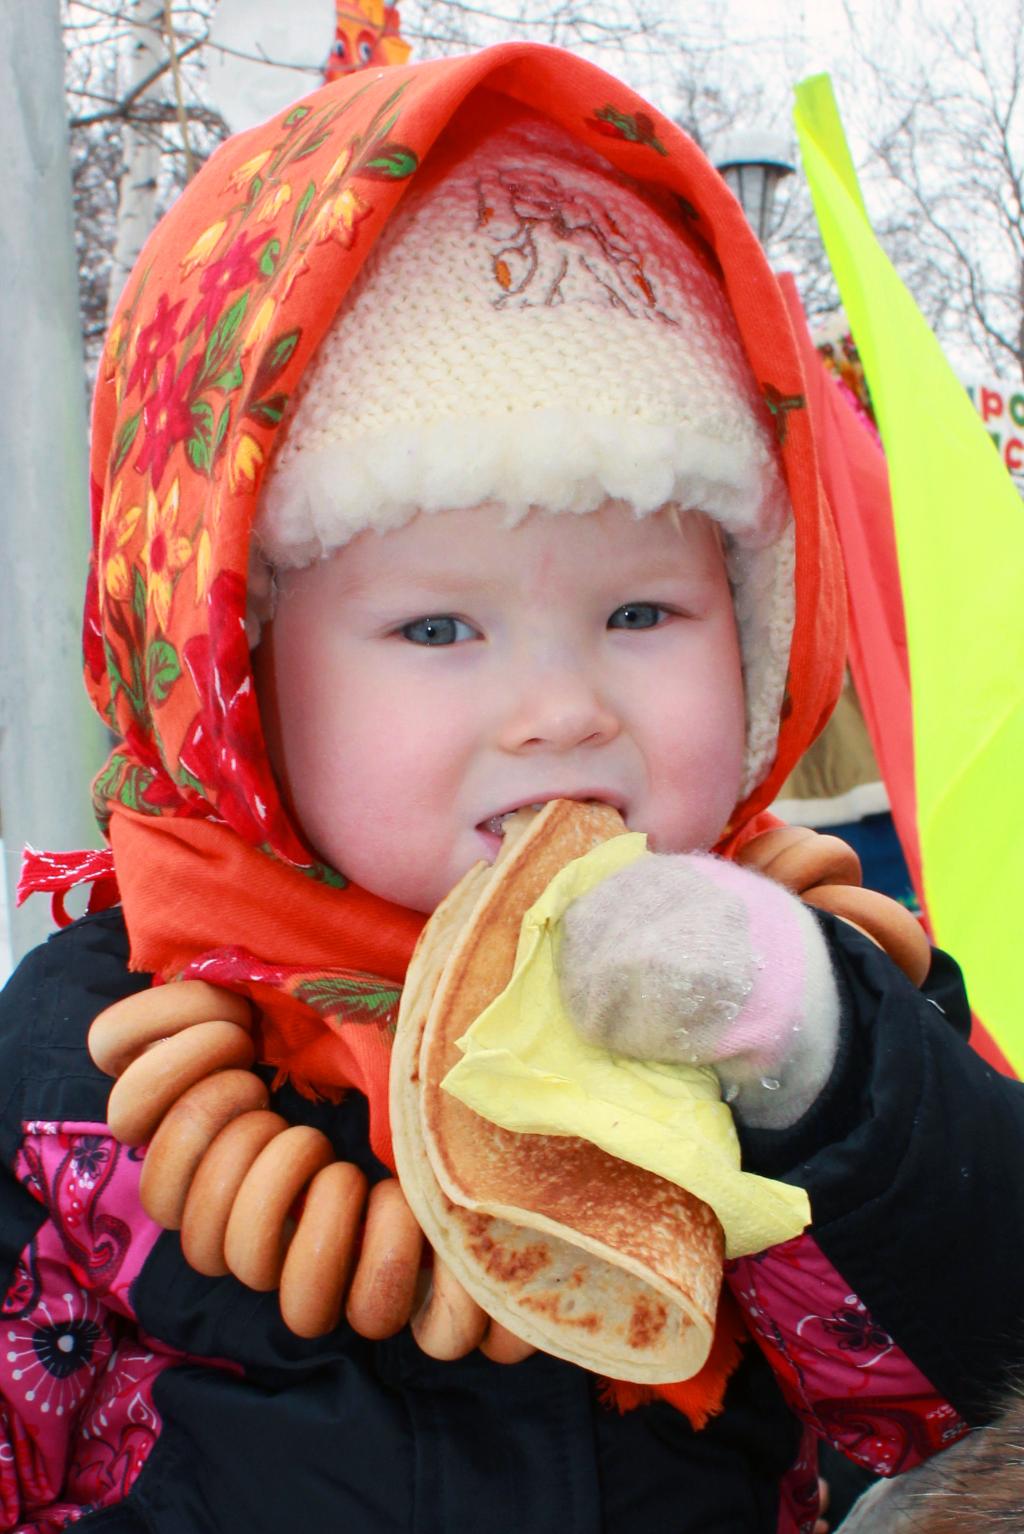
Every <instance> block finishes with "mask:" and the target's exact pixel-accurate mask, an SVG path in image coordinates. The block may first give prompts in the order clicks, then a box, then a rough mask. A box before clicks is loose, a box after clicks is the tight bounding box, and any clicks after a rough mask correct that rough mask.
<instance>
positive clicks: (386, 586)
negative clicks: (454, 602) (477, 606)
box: [345, 569, 502, 597]
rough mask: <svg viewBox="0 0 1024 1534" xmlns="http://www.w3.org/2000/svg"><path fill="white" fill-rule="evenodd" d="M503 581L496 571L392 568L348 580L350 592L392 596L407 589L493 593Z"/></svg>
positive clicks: (452, 592)
mask: <svg viewBox="0 0 1024 1534" xmlns="http://www.w3.org/2000/svg"><path fill="white" fill-rule="evenodd" d="M501 585H502V582H501V581H500V580H499V579H498V578H497V577H496V576H495V575H494V574H493V573H489V572H488V573H485V572H481V573H480V574H472V573H470V572H465V573H457V572H452V571H450V570H415V569H413V570H402V571H400V572H395V571H393V570H388V571H384V572H382V573H381V574H378V575H374V576H369V577H359V576H356V577H353V579H352V580H351V581H350V582H348V583H346V587H345V591H346V594H347V595H350V596H352V595H363V594H370V595H372V596H375V597H376V596H384V597H393V596H395V595H396V594H402V593H405V592H419V591H422V592H444V593H451V594H453V595H455V594H464V593H475V592H482V593H483V592H486V593H490V592H494V591H498V590H499V589H500V588H501Z"/></svg>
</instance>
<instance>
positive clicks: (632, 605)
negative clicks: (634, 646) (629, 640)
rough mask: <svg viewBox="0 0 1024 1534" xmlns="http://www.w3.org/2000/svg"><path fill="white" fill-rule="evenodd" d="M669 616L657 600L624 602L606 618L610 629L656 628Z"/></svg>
mask: <svg viewBox="0 0 1024 1534" xmlns="http://www.w3.org/2000/svg"><path fill="white" fill-rule="evenodd" d="M669 617H671V613H670V612H669V610H668V608H667V607H659V606H658V604H657V602H624V603H623V605H622V606H621V607H617V608H616V609H615V611H614V612H613V613H612V615H611V617H610V618H609V619H608V627H609V628H610V629H653V628H658V627H659V626H660V624H661V623H662V622H663V620H664V619H665V618H669Z"/></svg>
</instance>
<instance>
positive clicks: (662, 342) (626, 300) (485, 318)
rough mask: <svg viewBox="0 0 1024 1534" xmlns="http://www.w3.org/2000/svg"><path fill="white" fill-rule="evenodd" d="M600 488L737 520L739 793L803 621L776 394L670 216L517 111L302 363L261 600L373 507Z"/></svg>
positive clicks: (573, 496) (539, 502) (556, 504)
mask: <svg viewBox="0 0 1024 1534" xmlns="http://www.w3.org/2000/svg"><path fill="white" fill-rule="evenodd" d="M608 498H612V499H616V500H621V501H625V502H628V503H629V504H630V505H631V506H632V507H633V510H634V511H635V513H636V515H637V516H638V517H639V516H644V515H646V514H648V513H650V512H653V511H656V510H657V509H659V508H660V507H662V506H664V505H666V504H669V503H674V504H677V505H679V506H681V507H684V508H690V507H695V508H698V509H700V510H701V511H703V512H705V513H706V514H707V515H708V516H710V517H712V518H713V519H714V520H715V521H717V522H718V523H719V524H720V525H721V526H722V528H723V529H724V530H725V532H726V534H727V535H728V547H729V564H730V576H731V578H732V580H733V585H734V592H735V598H736V610H737V620H738V624H739V629H740V640H741V647H742V651H743V661H744V677H745V685H746V693H747V713H748V738H747V755H748V760H747V771H746V774H745V777H746V781H745V783H744V790H743V791H744V793H746V792H747V791H748V790H749V789H750V788H751V787H752V786H753V785H754V783H756V782H757V781H758V779H759V778H760V777H762V776H763V775H764V772H765V771H766V770H767V768H768V766H769V765H770V763H771V760H772V757H773V756H774V750H775V741H776V736H777V730H778V714H779V706H780V703H781V698H782V688H783V683H784V679H785V669H786V661H787V657H788V651H789V641H790V634H791V630H792V621H793V619H792V536H791V522H792V514H791V509H790V505H789V500H788V496H787V493H786V490H785V486H784V482H783V479H782V474H781V469H780V466H779V462H778V458H777V454H776V450H775V445H774V434H773V431H772V426H771V421H770V417H769V415H768V412H767V409H766V408H765V406H764V404H763V402H762V401H761V399H760V398H759V395H758V392H757V387H756V384H755V381H754V378H753V375H752V373H751V370H750V367H749V364H748V362H747V360H746V357H745V355H744V352H743V347H742V343H741V341H740V338H739V333H738V330H737V327H736V322H735V319H734V318H733V315H732V312H731V310H730V308H729V306H728V303H727V301H726V298H725V295H724V293H723V290H722V287H721V285H720V283H719V281H718V279H717V277H716V276H715V275H714V274H713V272H712V270H711V267H710V263H709V260H708V258H707V257H706V256H704V255H703V254H701V253H699V252H698V251H697V249H696V248H695V247H693V246H692V245H691V244H690V242H689V240H688V238H687V236H686V235H685V234H684V232H683V230H682V229H681V227H680V224H679V221H678V218H677V217H674V216H672V215H670V214H668V213H665V212H663V211H661V210H660V209H659V208H658V207H656V206H655V205H654V204H653V202H652V201H651V200H649V199H648V197H646V196H645V195H644V194H642V193H641V192H640V191H639V190H638V189H637V188H636V187H635V186H634V185H633V184H632V183H630V182H628V181H627V179H626V178H625V177H622V176H620V175H619V174H618V173H617V172H616V171H614V170H613V169H612V167H610V166H609V165H608V163H607V162H606V161H605V160H603V159H602V158H601V157H600V156H598V155H597V154H594V153H593V152H591V151H590V150H588V149H587V147H586V146H585V145H582V144H580V143H578V142H577V141H576V140H574V139H573V138H571V137H570V135H568V134H567V133H565V132H564V131H563V130H562V129H560V128H558V127H556V126H555V125H554V124H552V123H550V122H548V121H546V120H545V119H543V118H540V117H537V116H534V115H532V114H531V115H527V114H525V113H524V114H523V115H522V116H521V117H520V118H518V119H517V120H516V121H515V122H514V123H513V124H512V125H510V126H506V127H503V128H501V129H500V130H497V131H496V132H494V133H492V134H490V135H489V136H487V137H486V138H484V139H483V140H480V141H477V142H476V143H475V144H474V146H473V148H472V150H471V151H470V152H469V153H468V154H467V155H466V156H465V157H464V158H462V159H461V160H459V161H458V162H457V163H456V164H455V165H454V166H452V167H450V168H449V169H448V171H447V173H446V174H445V175H444V176H443V177H442V178H440V179H435V180H434V181H433V183H430V184H428V185H426V186H425V187H420V188H417V187H416V186H415V185H414V186H413V187H412V188H411V189H410V191H409V193H408V194H407V197H406V199H405V201H404V202H403V204H402V206H401V208H400V209H399V211H398V212H397V213H396V214H395V216H394V217H393V218H392V220H391V223H390V224H389V226H388V227H387V229H386V230H385V232H384V234H383V235H382V236H381V238H380V240H379V242H378V244H377V246H376V248H375V249H374V251H373V252H372V253H371V255H370V256H369V258H368V260H367V262H366V264H365V265H364V267H363V269H362V271H361V272H360V275H359V277H358V278H357V280H356V283H355V284H354V285H353V288H352V290H351V292H350V294H349V296H348V298H347V299H346V301H345V304H344V306H343V309H342V312H341V316H340V318H339V320H338V322H337V323H336V324H335V326H334V327H333V329H332V330H331V332H330V333H329V334H328V336H327V338H326V340H325V341H324V343H323V344H322V346H321V347H320V350H319V351H318V353H317V354H316V356H315V357H314V359H313V361H312V363H311V364H310V366H309V368H308V369H307V371H306V374H305V376H304V378H303V380H302V383H301V385H300V388H299V390H298V391H297V393H296V395H295V397H294V399H293V402H292V407H291V414H290V417H289V419H288V421H287V423H286V425H285V428H284V431H283V440H282V441H281V443H280V446H279V449H278V451H277V454H276V457H275V460H274V465H273V469H272V472H271V473H270V475H269V476H268V479H267V481H266V483H265V488H264V491H263V496H262V500H261V504H260V507H259V510H258V514H257V519H256V523H255V528H254V553H255V560H254V565H253V571H252V579H251V582H250V588H251V589H250V615H251V617H252V618H254V619H255V620H257V621H258V620H260V619H261V618H263V617H266V616H267V615H268V613H269V611H270V606H269V603H270V602H271V601H272V590H270V586H271V583H270V582H269V581H268V579H267V574H266V571H267V566H270V567H271V568H278V569H281V568H295V567H301V566H304V565H307V564H310V563H312V562H313V561H315V560H316V559H319V558H322V557H324V556H325V555H327V554H329V553H331V552H332V551H334V550H336V549H338V548H340V547H341V546H342V545H344V544H345V543H347V542H348V541H349V540H350V539H351V538H353V537H355V535H356V534H357V533H360V532H363V531H364V530H366V529H368V528H375V529H377V530H378V531H381V532H383V531H385V530H387V529H390V528H395V527H400V526H401V525H403V524H404V523H405V522H407V521H409V520H410V519H411V518H412V517H413V516H414V515H415V514H416V513H417V512H432V511H438V510H443V509H446V508H451V509H456V508H465V507H471V506H476V505H480V504H482V503H486V502H490V503H494V502H497V503H500V504H502V505H503V506H504V507H505V508H506V509H507V512H508V518H509V524H510V525H513V524H514V523H515V522H516V521H517V520H519V519H521V518H522V517H523V516H525V515H526V514H527V512H528V511H529V510H530V509H531V508H534V507H536V508H543V509H544V510H546V511H551V512H577V513H582V512H588V511H593V510H594V509H595V508H596V507H598V506H599V505H601V504H602V503H603V502H604V501H605V500H607V499H608ZM261 563H262V566H263V569H262V575H261V571H260V568H259V567H260V564H261Z"/></svg>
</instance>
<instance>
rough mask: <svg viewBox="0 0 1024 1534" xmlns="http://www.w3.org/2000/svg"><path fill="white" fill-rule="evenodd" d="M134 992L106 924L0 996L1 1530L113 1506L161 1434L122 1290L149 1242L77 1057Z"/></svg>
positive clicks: (22, 975)
mask: <svg viewBox="0 0 1024 1534" xmlns="http://www.w3.org/2000/svg"><path fill="white" fill-rule="evenodd" d="M82 928H85V929H86V930H84V931H83V930H81V929H82ZM142 983H144V981H143V980H142V979H141V978H140V977H135V976H129V975H128V974H127V971H126V969H125V966H124V963H123V959H122V957H121V954H120V951H119V943H118V941H117V931H116V927H115V926H114V925H113V924H112V923H111V921H110V920H107V921H106V922H105V923H102V924H101V923H99V922H97V923H95V924H93V925H92V926H88V925H87V924H86V923H80V924H78V930H76V929H68V935H65V934H62V935H61V936H60V937H59V938H57V939H54V940H51V942H50V943H49V944H47V945H44V947H43V948H41V949H37V950H36V951H35V953H33V954H31V955H29V957H28V958H27V959H26V960H25V961H24V963H23V964H22V965H21V966H20V968H19V969H18V971H17V972H16V974H15V975H14V977H13V978H12V980H11V981H10V983H9V985H8V986H7V988H6V990H5V991H4V993H3V996H2V997H0V1082H2V1083H3V1087H2V1089H0V1090H2V1092H3V1106H2V1111H0V1147H2V1166H0V1294H2V1295H3V1301H2V1304H3V1347H2V1349H0V1529H4V1530H11V1529H17V1530H19V1531H29V1530H31V1531H39V1534H42V1531H43V1530H47V1531H49V1530H51V1529H54V1530H55V1529H58V1528H63V1527H65V1526H66V1524H68V1523H70V1522H73V1521H75V1520H76V1519H77V1518H79V1517H80V1516H81V1515H82V1513H83V1512H84V1511H87V1510H91V1509H94V1508H98V1507H103V1506H106V1505H108V1504H109V1503H112V1502H115V1501H118V1500H120V1499H121V1498H122V1497H123V1496H124V1495H125V1493H126V1491H127V1489H128V1487H129V1486H130V1485H131V1483H132V1482H133V1481H134V1479H135V1477H136V1476H137V1475H138V1473H139V1470H140V1469H141V1467H142V1465H143V1464H144V1463H145V1460H146V1457H147V1455H148V1453H149V1450H150V1448H151V1447H152V1444H153V1442H154V1441H155V1437H156V1433H157V1431H158V1428H159V1423H158V1420H157V1416H156V1412H155V1409H154V1406H153V1400H152V1386H153V1382H154V1380H155V1378H156V1376H157V1375H158V1374H159V1373H160V1371H161V1370H162V1369H163V1368H165V1367H167V1365H168V1364H170V1363H171V1362H173V1361H174V1359H173V1356H172V1355H169V1354H167V1353H166V1352H164V1351H162V1350H159V1349H157V1348H154V1347H153V1346H149V1345H146V1344H144V1343H143V1341H142V1340H141V1339H140V1337H139V1335H138V1331H137V1329H136V1327H135V1326H134V1324H133V1322H134V1316H133V1311H132V1304H131V1288H132V1283H133V1281H134V1278H135V1277H136V1275H137V1274H138V1271H139V1268H140V1267H141V1265H142V1263H143V1262H144V1260H145V1258H146V1257H147V1256H148V1254H149V1251H150V1250H151V1248H152V1245H153V1243H154V1241H155V1240H156V1239H157V1237H158V1235H159V1234H160V1232H159V1231H158V1229H157V1228H156V1227H155V1226H154V1225H153V1223H152V1222H151V1221H150V1220H148V1218H147V1217H146V1216H145V1214H144V1213H143V1212H142V1210H141V1207H140V1205H139V1200H138V1182H139V1170H140V1166H141V1161H140V1158H139V1157H138V1156H137V1154H136V1153H135V1152H133V1151H130V1150H128V1149H127V1148H125V1147H124V1146H121V1145H119V1144H118V1142H117V1141H116V1140H114V1139H113V1138H112V1136H111V1135H110V1134H109V1131H108V1130H107V1128H106V1126H105V1124H104V1122H103V1110H104V1108H105V1102H106V1093H107V1090H108V1089H109V1085H110V1083H109V1081H106V1080H105V1078H103V1077H101V1076H100V1075H99V1073H98V1072H97V1071H95V1069H94V1067H92V1065H91V1062H89V1060H88V1056H87V1053H86V1051H85V1034H86V1031H87V1029H88V1023H89V1021H90V1020H91V1017H92V1016H93V1015H95V1013H96V1012H98V1011H100V1010H101V1008H102V1007H103V1006H104V1005H106V1004H107V1002H108V1001H113V1000H116V999H117V997H118V996H119V995H124V994H126V993H127V992H128V991H129V990H131V989H135V988H136V987H137V986H138V985H139V984H142Z"/></svg>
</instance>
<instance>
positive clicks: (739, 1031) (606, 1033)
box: [558, 853, 839, 1129]
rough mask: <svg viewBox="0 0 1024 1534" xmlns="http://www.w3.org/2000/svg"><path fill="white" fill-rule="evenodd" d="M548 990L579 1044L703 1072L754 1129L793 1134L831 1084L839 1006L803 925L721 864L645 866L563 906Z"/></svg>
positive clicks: (666, 859)
mask: <svg viewBox="0 0 1024 1534" xmlns="http://www.w3.org/2000/svg"><path fill="white" fill-rule="evenodd" d="M558 976H559V983H560V986H561V990H562V997H563V1000H564V1002H565V1006H566V1009H567V1011H568V1013H569V1017H570V1018H571V1020H572V1022H573V1024H574V1025H575V1027H576V1028H577V1030H578V1031H579V1032H580V1033H581V1034H582V1035H583V1037H584V1038H585V1039H587V1040H588V1042H589V1043H591V1044H597V1045H600V1046H601V1047H602V1048H605V1049H609V1050H612V1051H614V1052H615V1053H617V1054H623V1055H629V1056H631V1057H633V1058H634V1059H640V1060H656V1061H663V1062H670V1063H676V1064H685V1065H710V1066H713V1067H714V1070H715V1072H716V1074H717V1075H718V1077H719V1080H720V1081H721V1083H722V1091H723V1096H724V1097H725V1100H726V1101H727V1102H728V1103H729V1104H730V1105H731V1107H732V1109H733V1111H734V1112H735V1113H736V1115H737V1117H738V1118H740V1119H741V1120H742V1121H743V1122H744V1123H746V1124H749V1125H751V1126H753V1127H759V1128H772V1129H784V1128H787V1127H788V1126H789V1125H791V1124H794V1123H795V1122H796V1120H797V1119H798V1118H799V1117H800V1115H801V1114H802V1113H803V1112H804V1111H805V1110H806V1109H807V1108H809V1107H810V1105H811V1103H813V1102H814V1100H815V1098H816V1097H817V1096H818V1094H819V1092H820V1091H821V1089H822V1087H823V1086H824V1085H825V1083H826V1081H827V1080H828V1077H829V1073H830V1072H831V1069H832V1065H833V1062H834V1059H835V1053H836V1047H837V1041H838V1034H839V997H838V993H837V991H836V985H835V980H834V978H833V975H832V969H831V964H830V961H829V956H828V950H827V948H826V946H825V940H824V938H823V937H822V935H821V932H820V931H819V930H818V927H817V924H816V923H815V920H814V917H813V916H812V915H811V913H810V911H809V910H808V909H807V907H806V906H805V905H804V904H803V902H802V901H800V900H799V899H797V897H796V896H794V895H791V894H790V893H789V892H788V891H787V890H785V889H783V888H782V886H781V885H779V884H777V883H775V882H774V881H773V880H772V879H767V878H764V877H763V876H762V875H760V874H755V873H751V872H750V871H749V870H747V869H745V868H740V867H738V866H737V865H736V864H734V863H729V862H725V861H724V860H723V859H721V858H716V857H712V856H710V855H708V854H705V853H690V854H685V855H672V856H669V855H654V856H649V857H643V858H640V859H638V860H637V861H636V862H635V863H631V864H629V865H628V866H627V867H626V868H623V869H621V870H620V871H619V872H618V873H617V874H613V875H612V876H611V877H610V878H608V879H606V880H604V882H603V883H601V884H599V885H597V886H596V887H595V888H594V889H592V890H590V891H589V892H588V893H587V894H586V895H583V896H581V897H580V898H579V899H578V900H575V901H573V903H572V905H570V906H569V908H568V910H567V911H566V912H565V915H564V916H563V918H562V942H561V947H560V952H559V955H558Z"/></svg>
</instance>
